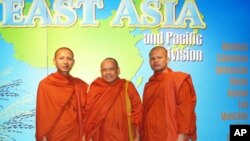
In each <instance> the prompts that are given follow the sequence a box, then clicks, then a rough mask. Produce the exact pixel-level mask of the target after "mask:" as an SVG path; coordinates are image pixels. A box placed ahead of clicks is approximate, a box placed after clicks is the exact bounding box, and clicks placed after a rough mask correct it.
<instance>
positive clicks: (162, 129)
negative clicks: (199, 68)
mask: <svg viewBox="0 0 250 141" xmlns="http://www.w3.org/2000/svg"><path fill="white" fill-rule="evenodd" d="M195 105H196V94H195V90H194V87H193V84H192V80H191V77H190V75H188V74H186V73H182V72H172V70H170V69H169V70H168V73H159V74H158V73H155V74H154V75H153V76H152V77H151V78H150V79H149V82H148V83H146V85H145V88H144V93H143V108H144V114H143V136H142V141H176V140H177V137H178V134H180V133H183V134H186V135H187V138H186V140H188V139H192V140H193V141H195V140H196V138H197V136H196V114H195Z"/></svg>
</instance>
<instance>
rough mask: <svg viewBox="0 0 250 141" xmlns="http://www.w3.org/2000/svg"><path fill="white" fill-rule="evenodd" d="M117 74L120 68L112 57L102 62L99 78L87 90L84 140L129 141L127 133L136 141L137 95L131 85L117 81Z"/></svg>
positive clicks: (138, 121) (139, 113)
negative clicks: (127, 105) (127, 101)
mask: <svg viewBox="0 0 250 141" xmlns="http://www.w3.org/2000/svg"><path fill="white" fill-rule="evenodd" d="M119 74H120V69H119V66H118V63H117V61H116V60H115V59H114V58H106V59H104V60H103V61H102V63H101V76H102V77H98V78H97V79H95V80H94V81H93V82H92V84H91V85H90V88H89V91H88V97H87V105H86V111H87V112H86V119H85V125H84V135H85V138H84V141H131V140H129V133H131V134H130V135H131V137H132V138H133V141H139V137H140V134H139V132H140V129H141V120H142V103H141V100H140V96H139V94H138V92H137V90H136V88H135V87H134V85H133V84H132V83H131V82H128V81H127V80H125V79H120V78H119V77H118V75H119ZM126 84H127V89H126ZM126 91H127V92H126ZM126 94H127V95H128V97H129V100H130V102H131V109H132V112H128V111H127V108H126V98H125V96H126ZM129 119H131V122H130V123H131V127H132V128H131V132H129V124H128V121H129Z"/></svg>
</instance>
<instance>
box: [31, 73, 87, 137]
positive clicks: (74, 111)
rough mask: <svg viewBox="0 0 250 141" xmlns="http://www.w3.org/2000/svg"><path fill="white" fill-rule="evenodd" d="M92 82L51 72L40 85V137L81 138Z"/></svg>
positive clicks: (37, 122) (38, 98)
mask: <svg viewBox="0 0 250 141" xmlns="http://www.w3.org/2000/svg"><path fill="white" fill-rule="evenodd" d="M87 87H88V85H87V84H86V83H85V82H84V81H82V80H80V79H78V78H74V77H72V76H64V75H62V74H61V73H59V72H56V73H53V74H50V75H49V76H47V77H46V78H45V79H43V80H42V81H41V82H40V83H39V86H38V91H37V107H36V140H37V141H41V140H42V138H43V137H44V136H46V137H47V139H48V141H81V138H82V134H83V133H82V132H83V126H82V125H83V118H84V114H85V113H84V110H83V109H84V104H85V101H86V97H87Z"/></svg>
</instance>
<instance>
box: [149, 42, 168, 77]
mask: <svg viewBox="0 0 250 141" xmlns="http://www.w3.org/2000/svg"><path fill="white" fill-rule="evenodd" d="M168 61H169V60H168V52H167V50H166V49H165V48H164V47H162V46H156V47H154V48H153V49H151V51H150V53H149V63H150V66H151V68H152V70H154V72H155V73H160V72H164V71H165V70H167V65H168Z"/></svg>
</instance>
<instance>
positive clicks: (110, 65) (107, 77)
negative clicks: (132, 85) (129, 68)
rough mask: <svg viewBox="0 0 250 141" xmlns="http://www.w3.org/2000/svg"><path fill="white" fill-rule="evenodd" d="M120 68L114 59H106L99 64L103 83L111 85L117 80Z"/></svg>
mask: <svg viewBox="0 0 250 141" xmlns="http://www.w3.org/2000/svg"><path fill="white" fill-rule="evenodd" d="M119 74H120V68H119V66H118V63H117V61H116V60H115V59H114V58H106V59H104V60H103V61H102V63H101V75H102V78H103V80H104V81H106V82H108V83H110V84H112V83H114V82H115V81H116V80H117V79H118V75H119Z"/></svg>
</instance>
